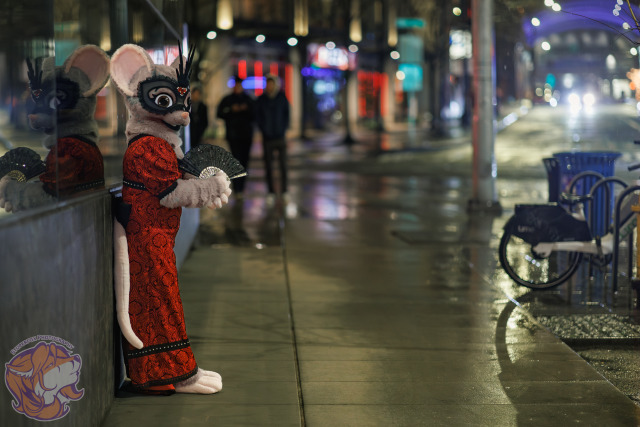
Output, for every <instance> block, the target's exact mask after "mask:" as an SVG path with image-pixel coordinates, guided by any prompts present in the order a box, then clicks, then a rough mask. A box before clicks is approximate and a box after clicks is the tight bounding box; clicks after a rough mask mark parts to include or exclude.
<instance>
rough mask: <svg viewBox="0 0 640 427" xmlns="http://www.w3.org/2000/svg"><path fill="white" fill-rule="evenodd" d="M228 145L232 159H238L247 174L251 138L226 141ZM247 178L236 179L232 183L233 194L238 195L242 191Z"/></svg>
mask: <svg viewBox="0 0 640 427" xmlns="http://www.w3.org/2000/svg"><path fill="white" fill-rule="evenodd" d="M227 142H228V143H229V149H230V150H231V154H233V157H235V158H236V159H238V161H239V162H240V164H241V165H242V166H244V168H245V170H247V172H248V168H249V156H250V155H251V143H252V139H251V138H234V139H229V140H228V141H227ZM246 181H247V177H245V176H243V177H241V178H236V179H234V180H233V181H232V185H233V192H234V193H237V194H240V193H242V192H243V191H244V186H245V184H246Z"/></svg>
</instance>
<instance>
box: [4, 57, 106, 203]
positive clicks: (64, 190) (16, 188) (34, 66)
mask: <svg viewBox="0 0 640 427" xmlns="http://www.w3.org/2000/svg"><path fill="white" fill-rule="evenodd" d="M26 62H27V67H28V77H29V87H30V90H31V98H32V100H33V103H34V107H33V108H32V110H31V112H30V114H29V115H28V121H29V125H30V127H31V128H32V129H35V130H38V131H41V132H42V133H44V134H45V138H44V140H43V145H44V147H45V148H47V149H48V150H49V151H48V153H47V155H46V158H45V160H44V163H45V171H44V173H42V174H40V176H39V178H38V181H37V182H20V181H19V180H16V179H15V178H11V177H10V176H9V175H7V176H5V177H3V178H2V179H1V180H0V207H4V208H5V210H6V211H9V212H12V211H13V212H17V211H22V210H25V209H29V208H33V207H36V206H40V205H42V204H45V203H47V202H50V201H51V200H53V199H55V198H56V197H58V196H60V197H66V196H69V195H72V194H76V193H79V192H82V191H85V190H90V189H94V188H100V187H104V163H103V159H102V154H101V153H100V150H99V149H98V145H97V144H98V124H97V122H96V120H95V117H94V114H95V109H96V95H97V94H98V92H99V91H100V90H101V89H102V88H103V87H104V85H105V84H106V82H107V80H108V78H109V58H108V57H107V55H106V54H105V53H104V52H103V51H102V50H101V49H100V48H99V47H97V46H93V45H85V46H81V47H79V48H77V49H76V50H74V51H73V52H72V53H71V55H70V56H69V58H67V59H66V60H65V62H64V64H63V65H62V66H55V58H53V57H48V58H44V59H42V60H41V61H34V62H33V63H32V61H31V60H29V59H28V58H27V61H26ZM14 152H15V150H11V151H9V153H7V155H6V156H10V155H12V154H14Z"/></svg>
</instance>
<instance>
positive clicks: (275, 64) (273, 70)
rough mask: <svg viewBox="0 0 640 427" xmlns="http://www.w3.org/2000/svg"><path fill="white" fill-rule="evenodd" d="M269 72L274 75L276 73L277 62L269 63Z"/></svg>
mask: <svg viewBox="0 0 640 427" xmlns="http://www.w3.org/2000/svg"><path fill="white" fill-rule="evenodd" d="M269 72H270V73H271V74H273V75H274V76H277V75H278V63H277V62H272V63H271V65H269Z"/></svg>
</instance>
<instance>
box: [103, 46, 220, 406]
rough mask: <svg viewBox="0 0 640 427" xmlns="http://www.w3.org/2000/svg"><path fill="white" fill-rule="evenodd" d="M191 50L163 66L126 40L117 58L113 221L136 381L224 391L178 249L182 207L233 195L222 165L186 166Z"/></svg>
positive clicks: (153, 390)
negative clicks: (202, 357)
mask: <svg viewBox="0 0 640 427" xmlns="http://www.w3.org/2000/svg"><path fill="white" fill-rule="evenodd" d="M192 55H193V51H192V52H191V55H190V56H189V58H188V59H187V58H184V57H183V56H182V53H181V54H180V55H179V57H178V58H177V59H176V60H175V61H174V62H173V64H171V65H169V66H167V65H156V64H154V63H153V61H152V59H151V57H150V56H149V54H148V53H147V52H146V51H145V50H144V49H143V48H141V47H139V46H137V45H133V44H127V45H124V46H122V47H120V48H119V49H118V50H117V51H116V52H115V53H114V54H113V56H112V58H111V79H112V80H113V82H114V83H115V84H116V86H117V88H118V90H119V91H120V93H121V94H122V95H123V97H124V99H125V101H126V102H125V103H126V106H127V109H128V111H129V120H128V122H127V127H126V137H127V140H128V148H127V150H126V152H125V155H124V160H123V188H122V205H121V206H122V207H123V208H124V209H120V211H121V212H123V211H124V212H125V214H124V215H121V216H117V218H118V220H116V221H115V222H114V251H115V265H114V268H115V273H114V275H115V293H116V311H117V317H118V323H119V325H120V329H121V331H122V334H123V336H124V337H125V339H126V340H127V341H128V343H129V344H128V346H126V348H125V359H126V364H127V373H128V375H129V378H130V379H131V386H132V388H133V390H134V391H136V392H141V393H148V394H171V393H174V392H182V393H200V394H212V393H216V392H218V391H220V390H221V389H222V379H221V377H220V375H219V374H218V373H216V372H212V371H206V370H204V369H201V368H199V367H198V365H197V364H196V360H195V358H194V355H193V353H192V351H191V347H190V344H189V339H188V337H187V333H186V326H185V321H184V314H183V308H182V301H181V299H180V292H179V288H178V273H177V268H176V263H175V255H174V252H173V248H174V244H175V236H176V234H177V232H178V228H179V226H180V215H181V212H182V207H204V206H208V207H211V208H215V207H222V205H223V204H225V203H227V202H228V197H229V196H230V194H231V189H230V188H229V184H230V181H229V178H228V176H227V175H226V174H225V173H223V172H220V173H217V174H216V175H214V176H212V177H209V178H205V179H198V178H196V177H195V176H193V175H189V174H185V173H183V172H181V170H180V169H179V162H178V161H179V160H181V159H183V157H184V155H183V152H182V149H181V148H180V147H181V146H182V140H181V138H180V136H179V131H180V129H181V127H182V126H187V125H188V124H189V110H190V105H191V101H190V91H189V75H190V73H191V71H190V68H191V61H192Z"/></svg>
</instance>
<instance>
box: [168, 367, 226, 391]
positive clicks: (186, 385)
mask: <svg viewBox="0 0 640 427" xmlns="http://www.w3.org/2000/svg"><path fill="white" fill-rule="evenodd" d="M196 377H197V378H196V381H195V382H192V381H189V380H186V381H183V382H181V383H177V384H176V385H175V387H176V392H177V393H194V394H214V393H217V392H219V391H220V390H222V378H216V377H211V376H208V375H204V374H202V370H199V372H198V374H197V375H196Z"/></svg>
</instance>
